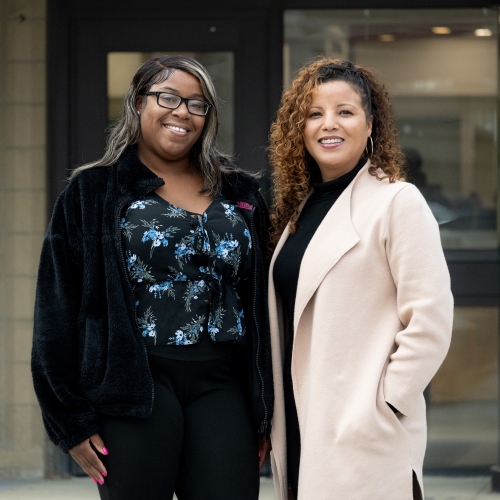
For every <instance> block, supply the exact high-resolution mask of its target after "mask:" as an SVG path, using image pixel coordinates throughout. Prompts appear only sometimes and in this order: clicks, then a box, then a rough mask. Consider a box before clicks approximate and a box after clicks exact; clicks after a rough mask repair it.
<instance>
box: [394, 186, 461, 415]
mask: <svg viewBox="0 0 500 500" xmlns="http://www.w3.org/2000/svg"><path fill="white" fill-rule="evenodd" d="M385 241H386V254H387V258H388V262H389V266H390V269H391V273H392V276H393V279H394V283H395V285H396V288H397V308H398V314H399V318H400V320H401V323H402V325H403V328H402V329H401V330H400V331H399V332H398V333H397V334H396V339H395V342H396V350H395V351H394V352H393V354H392V355H391V357H390V362H389V364H388V367H387V372H386V376H385V379H384V395H385V399H386V401H387V402H388V403H390V404H391V405H392V406H394V407H395V408H397V409H398V410H399V411H400V412H401V413H403V414H404V415H410V414H411V412H412V409H413V406H414V404H415V403H416V401H417V400H418V397H419V396H420V395H421V394H422V393H423V391H424V389H425V388H426V386H427V385H428V384H429V382H430V381H431V379H432V377H433V376H434V375H435V373H436V372H437V370H438V368H439V366H440V365H441V363H442V362H443V360H444V358H445V356H446V353H447V352H448V348H449V345H450V341H451V332H452V324H453V297H452V294H451V288H450V276H449V272H448V268H447V265H446V261H445V258H444V254H443V250H442V247H441V240H440V236H439V228H438V224H437V222H436V220H435V218H434V216H433V215H432V212H431V210H430V209H429V207H428V205H427V203H426V201H425V199H424V198H423V196H422V195H421V194H420V192H419V191H418V189H417V188H415V186H413V185H411V184H408V185H406V186H405V187H404V188H403V189H401V190H400V191H399V193H398V194H397V195H396V196H395V198H394V200H393V202H392V205H391V208H390V211H389V215H388V219H387V225H386V229H385Z"/></svg>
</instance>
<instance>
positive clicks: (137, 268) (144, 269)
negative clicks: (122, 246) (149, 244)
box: [126, 250, 154, 283]
mask: <svg viewBox="0 0 500 500" xmlns="http://www.w3.org/2000/svg"><path fill="white" fill-rule="evenodd" d="M126 262H127V268H128V272H129V273H130V277H131V278H132V280H136V281H137V283H141V282H142V281H154V277H153V275H152V274H151V271H150V270H149V269H148V266H147V265H146V264H144V263H143V262H142V260H141V259H140V258H139V257H137V255H136V254H135V253H134V254H133V253H132V252H131V251H130V250H127V253H126Z"/></svg>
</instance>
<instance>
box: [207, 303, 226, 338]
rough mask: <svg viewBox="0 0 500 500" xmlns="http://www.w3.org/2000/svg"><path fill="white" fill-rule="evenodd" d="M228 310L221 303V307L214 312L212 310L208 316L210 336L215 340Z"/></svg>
mask: <svg viewBox="0 0 500 500" xmlns="http://www.w3.org/2000/svg"><path fill="white" fill-rule="evenodd" d="M225 312H226V310H225V309H224V308H223V307H222V305H220V304H219V307H217V309H216V310H215V312H214V313H213V314H212V311H211V312H210V316H209V318H208V326H207V328H208V334H209V335H210V338H211V339H212V340H213V341H215V340H216V335H217V334H218V333H219V331H220V329H221V328H222V320H223V319H224V314H225Z"/></svg>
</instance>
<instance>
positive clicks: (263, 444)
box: [259, 436, 272, 470]
mask: <svg viewBox="0 0 500 500" xmlns="http://www.w3.org/2000/svg"><path fill="white" fill-rule="evenodd" d="M271 449H272V446H271V440H270V439H269V438H265V437H264V436H260V437H259V470H261V469H262V467H264V464H265V463H266V460H267V457H269V453H271Z"/></svg>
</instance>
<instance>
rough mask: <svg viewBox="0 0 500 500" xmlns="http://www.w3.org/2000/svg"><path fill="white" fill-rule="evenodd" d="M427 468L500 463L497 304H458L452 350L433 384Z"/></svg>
mask: <svg viewBox="0 0 500 500" xmlns="http://www.w3.org/2000/svg"><path fill="white" fill-rule="evenodd" d="M429 399H430V404H429V411H428V423H429V439H428V447H427V453H426V457H425V466H426V467H427V468H445V467H448V468H449V467H464V466H468V467H485V468H486V467H488V466H490V465H492V464H496V463H498V458H499V457H498V425H499V416H498V308H497V307H457V308H455V318H454V324H453V338H452V342H451V347H450V351H449V353H448V356H447V357H446V359H445V361H444V363H443V365H442V366H441V368H440V369H439V371H438V373H437V374H436V376H435V377H434V379H433V380H432V382H431V384H430V386H429Z"/></svg>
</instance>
